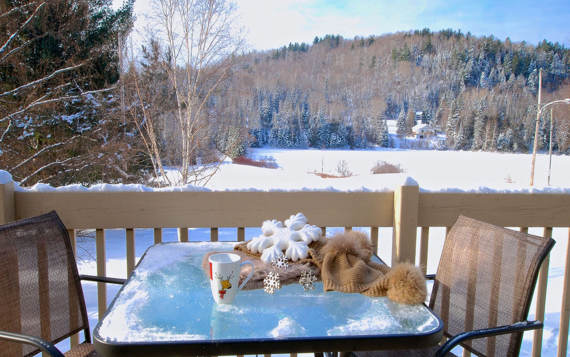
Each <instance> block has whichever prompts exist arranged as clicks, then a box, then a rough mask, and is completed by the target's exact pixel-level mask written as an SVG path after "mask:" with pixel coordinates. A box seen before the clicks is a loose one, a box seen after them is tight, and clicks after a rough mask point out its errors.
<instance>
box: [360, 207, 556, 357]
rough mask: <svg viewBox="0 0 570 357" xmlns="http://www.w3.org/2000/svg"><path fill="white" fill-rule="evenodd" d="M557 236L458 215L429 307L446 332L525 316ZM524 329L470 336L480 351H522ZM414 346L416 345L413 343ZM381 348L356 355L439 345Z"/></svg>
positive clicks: (391, 353) (423, 352)
mask: <svg viewBox="0 0 570 357" xmlns="http://www.w3.org/2000/svg"><path fill="white" fill-rule="evenodd" d="M553 245H554V240H553V239H552V238H543V237H538V236H533V235H530V234H526V233H522V232H517V231H514V230H511V229H506V228H503V227H498V226H495V225H492V224H488V223H484V222H481V221H477V220H475V219H472V218H468V217H464V216H459V218H458V219H457V221H456V222H455V224H454V225H453V227H452V228H451V230H450V232H449V234H448V235H447V237H446V239H445V243H444V246H443V251H442V254H441V258H440V261H439V265H438V269H437V273H436V276H435V282H434V285H433V290H432V293H431V298H430V303H429V307H430V308H431V309H432V310H433V311H434V312H435V313H436V314H437V315H439V317H440V318H441V320H442V321H443V324H444V330H443V332H444V335H445V336H447V337H452V336H455V335H457V334H459V333H463V332H467V331H472V330H477V329H485V328H492V327H498V326H503V325H511V324H513V323H516V322H520V321H525V320H526V319H527V315H528V310H529V308H530V303H531V299H532V294H533V291H534V287H535V285H536V279H537V276H538V271H539V268H540V265H541V264H542V262H543V260H544V258H545V257H546V256H547V255H548V253H549V252H550V250H551V249H552V246H553ZM522 335H523V334H522V332H517V333H510V334H507V335H499V336H493V337H485V338H479V339H473V340H469V341H467V342H465V343H462V344H461V346H463V347H464V348H465V349H467V350H469V351H471V352H473V353H475V354H477V355H478V356H501V357H503V356H507V357H510V356H518V354H519V351H520V347H521V343H522ZM410 347H412V346H410ZM436 349H437V347H436V348H434V349H432V350H429V349H428V350H414V351H413V352H411V351H386V352H384V351H378V352H368V353H357V355H358V356H360V357H363V356H433V355H434V352H435V350H436Z"/></svg>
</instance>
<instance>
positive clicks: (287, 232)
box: [247, 213, 323, 263]
mask: <svg viewBox="0 0 570 357" xmlns="http://www.w3.org/2000/svg"><path fill="white" fill-rule="evenodd" d="M307 222H308V220H307V217H305V215H304V214H302V213H297V214H295V215H292V216H291V217H289V219H287V220H286V221H285V225H283V223H281V222H280V221H277V220H275V219H273V220H270V221H269V220H268V221H265V222H263V224H262V225H261V232H262V234H261V235H260V236H257V237H255V238H253V239H252V240H251V241H249V242H248V243H247V249H248V250H249V251H250V252H252V253H260V254H261V260H263V261H264V262H265V263H271V262H272V261H273V260H274V259H278V258H279V257H280V256H281V255H285V257H286V258H287V259H289V260H291V261H293V262H296V261H298V260H300V259H305V258H307V257H308V255H309V244H311V243H312V242H315V241H323V232H322V230H321V229H320V228H319V227H317V226H313V225H309V224H308V223H307Z"/></svg>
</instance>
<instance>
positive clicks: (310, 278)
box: [299, 270, 317, 291]
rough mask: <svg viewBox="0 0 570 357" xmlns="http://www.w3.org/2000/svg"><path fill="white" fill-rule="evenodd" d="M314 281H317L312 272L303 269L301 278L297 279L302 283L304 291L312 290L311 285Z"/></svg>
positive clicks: (312, 286)
mask: <svg viewBox="0 0 570 357" xmlns="http://www.w3.org/2000/svg"><path fill="white" fill-rule="evenodd" d="M315 281H317V277H316V276H315V274H313V272H311V271H310V270H303V272H302V273H301V278H300V279H299V284H301V285H303V289H305V291H307V290H313V289H314V288H315V286H314V285H313V283H314V282H315Z"/></svg>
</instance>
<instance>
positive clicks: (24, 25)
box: [0, 2, 46, 55]
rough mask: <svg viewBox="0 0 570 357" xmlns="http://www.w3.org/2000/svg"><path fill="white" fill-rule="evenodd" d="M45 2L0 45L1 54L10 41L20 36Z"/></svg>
mask: <svg viewBox="0 0 570 357" xmlns="http://www.w3.org/2000/svg"><path fill="white" fill-rule="evenodd" d="M45 4H46V3H45V2H42V3H41V4H39V5H38V7H36V9H35V10H34V12H33V13H32V14H31V15H30V17H28V19H27V20H26V21H25V22H24V23H23V24H22V26H20V28H18V30H16V32H14V33H13V34H12V35H11V36H10V37H9V38H8V39H7V40H6V42H5V43H4V44H3V45H2V47H0V55H1V54H2V53H4V52H5V51H6V50H7V49H8V46H9V45H10V43H11V42H12V41H13V40H14V39H15V38H16V36H18V35H19V34H20V31H22V30H23V29H24V27H26V26H27V25H28V24H29V23H30V21H32V19H33V18H34V17H35V16H36V14H37V13H38V11H40V9H41V8H42V7H43V6H44V5H45Z"/></svg>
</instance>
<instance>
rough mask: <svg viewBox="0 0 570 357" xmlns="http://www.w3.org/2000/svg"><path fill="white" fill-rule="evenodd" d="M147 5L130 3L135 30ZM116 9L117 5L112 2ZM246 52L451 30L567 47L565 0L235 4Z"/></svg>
mask: <svg viewBox="0 0 570 357" xmlns="http://www.w3.org/2000/svg"><path fill="white" fill-rule="evenodd" d="M152 1H153V0H136V3H135V12H136V13H137V16H138V20H137V27H141V26H140V24H139V23H141V22H143V21H144V20H142V19H143V18H144V14H146V13H149V11H150V3H151V2H152ZM115 2H117V3H120V2H121V0H115ZM235 3H236V5H237V8H238V15H239V18H240V22H241V25H242V26H243V27H244V28H245V30H246V33H247V39H248V43H249V47H250V48H251V49H256V50H264V49H270V48H277V47H281V46H283V45H287V44H288V43H289V42H308V43H311V42H312V41H313V39H314V37H315V36H324V35H325V34H340V35H342V36H343V37H345V38H353V37H354V36H357V35H358V36H365V37H367V36H369V35H381V34H385V33H393V32H397V31H408V30H413V29H422V28H425V27H428V28H430V29H431V30H434V31H436V30H441V29H446V28H452V29H454V30H457V29H461V31H462V32H464V33H467V32H468V31H470V32H471V33H472V34H473V35H476V36H483V35H494V36H495V37H497V38H499V39H501V40H504V39H505V38H506V37H510V39H511V41H513V42H520V41H523V40H524V41H526V42H528V43H531V44H537V43H538V42H539V41H541V40H543V39H545V38H546V39H547V40H549V41H552V42H560V43H562V44H564V45H565V46H566V47H570V1H569V0H547V1H528V0H518V1H513V0H503V1H501V0H484V1H477V0H471V1H469V0H465V1H459V0H457V1H443V0H236V1H235Z"/></svg>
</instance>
